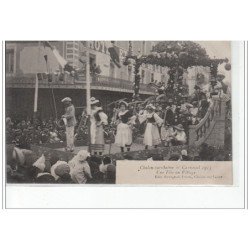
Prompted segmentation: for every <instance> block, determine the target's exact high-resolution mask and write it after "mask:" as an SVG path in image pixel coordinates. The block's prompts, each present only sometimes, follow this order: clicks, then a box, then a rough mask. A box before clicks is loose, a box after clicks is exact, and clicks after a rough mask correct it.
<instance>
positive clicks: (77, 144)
mask: <svg viewBox="0 0 250 250" xmlns="http://www.w3.org/2000/svg"><path fill="white" fill-rule="evenodd" d="M234 66H235V64H232V42H230V41H143V40H141V41H133V40H132V41H129V40H127V41H6V42H5V100H6V104H5V113H6V117H5V134H6V141H5V142H6V165H5V173H6V183H7V185H14V184H29V185H37V184H46V185H50V186H53V185H54V186H56V185H58V184H60V185H63V184H65V185H69V184H71V185H77V184H81V185H83V184H86V185H88V186H89V185H91V184H95V185H97V184H98V185H110V184H114V185H118V184H119V185H229V186H232V185H234V184H235V183H234V177H235V176H234V173H235V171H234V168H236V167H237V166H235V165H234V164H233V161H232V159H233V157H234V155H233V147H232V138H233V129H232V116H233V115H234V114H233V112H232V89H234V87H235V86H232V82H233V81H232V71H233V67H234ZM236 67H237V65H236Z"/></svg>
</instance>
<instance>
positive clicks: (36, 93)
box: [33, 41, 41, 120]
mask: <svg viewBox="0 0 250 250" xmlns="http://www.w3.org/2000/svg"><path fill="white" fill-rule="evenodd" d="M40 45H41V44H40V41H39V42H38V57H37V72H36V83H35V93H34V110H33V111H34V113H33V119H34V120H35V119H36V118H37V103H38V77H37V73H38V71H39V60H40Z"/></svg>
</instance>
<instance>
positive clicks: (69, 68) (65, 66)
mask: <svg viewBox="0 0 250 250" xmlns="http://www.w3.org/2000/svg"><path fill="white" fill-rule="evenodd" d="M43 45H44V47H49V48H50V49H51V50H52V52H53V54H54V56H55V58H56V60H57V62H58V63H59V65H60V66H61V67H62V68H63V70H64V71H67V72H69V73H72V71H75V70H74V68H73V67H72V66H71V65H70V64H69V63H68V62H67V61H66V60H65V59H64V58H63V57H62V56H61V55H60V53H59V51H58V50H57V49H56V48H55V47H52V46H51V44H50V43H49V42H47V41H45V42H43ZM44 59H45V60H46V62H47V59H48V58H45V56H44Z"/></svg>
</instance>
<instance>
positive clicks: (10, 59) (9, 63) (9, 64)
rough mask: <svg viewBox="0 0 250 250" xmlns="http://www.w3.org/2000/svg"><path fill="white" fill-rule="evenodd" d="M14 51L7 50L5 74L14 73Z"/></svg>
mask: <svg viewBox="0 0 250 250" xmlns="http://www.w3.org/2000/svg"><path fill="white" fill-rule="evenodd" d="M14 53H15V51H14V49H6V55H5V72H6V73H7V74H13V73H14V66H15V65H14Z"/></svg>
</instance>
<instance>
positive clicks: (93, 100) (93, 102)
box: [90, 97, 99, 105]
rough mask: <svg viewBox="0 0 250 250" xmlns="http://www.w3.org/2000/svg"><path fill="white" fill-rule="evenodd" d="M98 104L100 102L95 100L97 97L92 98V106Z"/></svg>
mask: <svg viewBox="0 0 250 250" xmlns="http://www.w3.org/2000/svg"><path fill="white" fill-rule="evenodd" d="M96 103H99V100H97V99H95V97H91V98H90V105H94V104H96Z"/></svg>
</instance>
